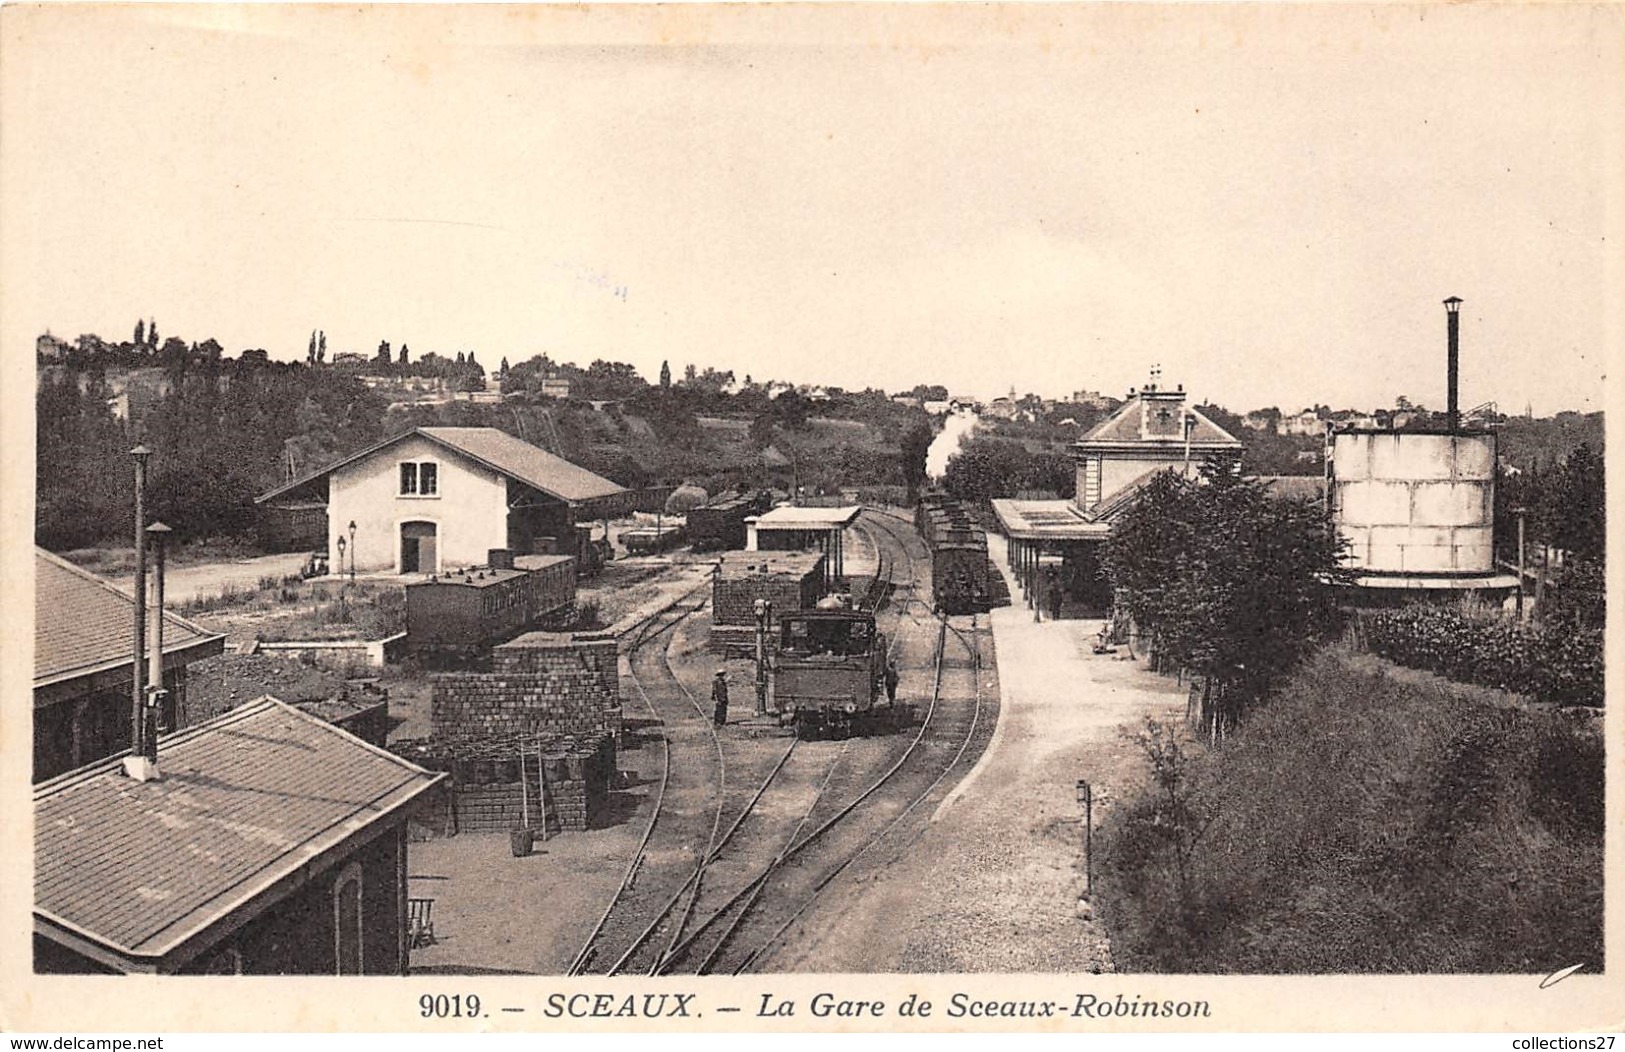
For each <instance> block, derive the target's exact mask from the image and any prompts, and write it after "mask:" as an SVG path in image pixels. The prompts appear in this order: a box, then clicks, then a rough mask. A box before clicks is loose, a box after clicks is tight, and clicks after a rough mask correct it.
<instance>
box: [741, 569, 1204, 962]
mask: <svg viewBox="0 0 1625 1052" xmlns="http://www.w3.org/2000/svg"><path fill="white" fill-rule="evenodd" d="M989 547H990V549H992V554H994V556H995V558H996V559H997V560H998V561H999V562H1000V565H1001V567H1002V565H1003V545H1002V543H1001V542H1000V539H999V538H997V537H990V538H989ZM1011 583H1012V592H1013V594H1014V595H1016V596H1017V597H1019V596H1020V591H1019V589H1016V588H1015V587H1014V582H1011ZM1017 602H1018V604H1019V598H1018V600H1017ZM1099 628H1100V622H1098V621H1060V622H1045V623H1043V624H1041V625H1035V624H1033V622H1032V614H1031V612H1030V611H1029V610H1027V609H1026V607H1024V606H1021V605H1017V606H1014V607H1010V608H1007V609H1003V610H997V611H994V613H993V631H994V638H995V641H996V648H997V661H998V683H999V687H998V689H999V690H1000V694H1001V699H1002V705H1003V714H1002V716H1001V719H1002V720H1003V721H1004V726H1003V728H1002V730H1001V732H1000V734H999V736H998V738H997V740H996V741H995V742H994V743H993V745H992V747H991V748H990V749H989V751H988V753H987V754H986V756H985V757H984V759H983V761H982V764H981V765H980V766H979V768H978V769H977V770H976V771H975V772H973V774H972V776H971V779H970V780H969V784H968V787H967V789H966V791H965V792H963V793H962V794H961V795H960V796H959V798H958V799H957V800H955V801H954V802H952V803H951V804H950V805H948V806H947V807H946V808H945V809H944V811H943V812H942V813H941V814H940V815H939V816H938V817H937V820H936V821H935V822H933V823H932V824H930V825H929V826H928V827H926V828H924V830H923V831H922V832H921V833H920V834H919V835H918V837H917V838H916V839H915V840H913V842H912V843H907V844H898V845H894V846H893V847H892V848H891V849H890V850H888V851H886V852H883V853H882V859H881V860H880V861H879V862H878V863H876V864H872V865H866V866H865V867H864V868H863V871H862V872H861V873H859V874H856V875H854V876H852V877H849V878H847V879H845V880H844V882H843V885H842V887H841V888H840V889H839V890H837V889H833V888H832V889H831V891H832V892H834V893H833V894H830V895H829V896H828V901H827V902H826V904H825V905H823V906H821V907H819V908H818V909H817V910H815V911H814V912H813V913H812V914H811V915H810V916H809V919H808V921H807V922H806V923H804V924H803V926H802V927H801V929H800V931H799V932H797V933H796V934H795V936H794V937H793V938H792V939H791V940H789V941H788V942H787V944H786V946H785V948H784V949H783V950H781V951H780V952H779V954H778V955H776V956H775V957H774V958H773V959H772V960H770V961H768V962H765V965H764V967H763V969H762V970H765V971H808V972H811V971H826V972H864V971H880V972H885V971H894V972H1102V971H1110V970H1111V968H1112V964H1111V954H1110V948H1109V945H1108V940H1107V937H1106V933H1105V932H1104V930H1103V929H1102V928H1101V926H1100V925H1099V924H1098V923H1097V922H1096V921H1094V920H1093V919H1092V918H1088V917H1086V914H1087V912H1088V910H1087V906H1086V904H1083V903H1080V898H1081V896H1082V894H1083V887H1084V875H1083V860H1082V854H1083V852H1082V844H1081V840H1082V830H1081V821H1080V820H1081V814H1080V808H1079V806H1078V804H1077V802H1076V796H1075V789H1074V785H1075V783H1076V781H1077V780H1078V779H1079V778H1087V779H1089V780H1090V781H1091V782H1092V783H1093V784H1094V785H1095V787H1096V793H1097V797H1096V806H1095V822H1096V825H1097V826H1098V825H1099V823H1100V822H1101V820H1102V818H1103V815H1104V813H1105V810H1106V809H1107V808H1109V807H1110V806H1111V805H1112V801H1113V800H1114V799H1121V798H1122V796H1123V795H1124V794H1125V792H1126V791H1127V790H1128V789H1129V788H1131V787H1133V786H1135V785H1137V784H1140V783H1141V782H1142V781H1143V779H1144V777H1145V762H1144V759H1143V757H1142V755H1141V753H1140V749H1139V746H1138V744H1137V743H1136V741H1135V738H1136V736H1137V735H1138V734H1139V733H1140V731H1141V729H1142V728H1143V726H1144V721H1145V718H1146V717H1147V716H1153V717H1156V718H1172V717H1176V716H1182V715H1183V713H1184V706H1185V696H1184V692H1183V690H1182V689H1181V688H1180V687H1179V686H1178V685H1177V684H1176V683H1175V682H1174V681H1173V680H1171V679H1166V678H1164V677H1161V676H1156V675H1153V674H1152V673H1150V672H1147V671H1145V670H1144V669H1143V668H1141V667H1140V666H1139V665H1138V664H1137V663H1135V662H1132V661H1128V660H1119V658H1117V657H1114V656H1097V655H1095V654H1093V653H1092V652H1091V646H1092V643H1093V637H1094V634H1095V633H1096V632H1098V631H1099ZM1102 795H1104V797H1105V799H1104V801H1102V800H1101V796H1102Z"/></svg>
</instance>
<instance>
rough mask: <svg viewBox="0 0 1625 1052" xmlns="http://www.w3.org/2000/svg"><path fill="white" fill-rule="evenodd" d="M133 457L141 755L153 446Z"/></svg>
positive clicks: (136, 739) (136, 707)
mask: <svg viewBox="0 0 1625 1052" xmlns="http://www.w3.org/2000/svg"><path fill="white" fill-rule="evenodd" d="M130 456H132V457H134V458H135V660H134V661H133V662H132V663H131V668H130V672H131V676H130V681H131V682H130V754H131V755H132V756H140V755H142V749H141V727H142V724H143V722H144V721H145V715H146V705H147V683H146V671H147V668H146V660H147V458H148V457H150V456H152V450H150V449H148V448H147V447H146V446H144V445H137V446H136V447H135V448H134V449H132V450H130Z"/></svg>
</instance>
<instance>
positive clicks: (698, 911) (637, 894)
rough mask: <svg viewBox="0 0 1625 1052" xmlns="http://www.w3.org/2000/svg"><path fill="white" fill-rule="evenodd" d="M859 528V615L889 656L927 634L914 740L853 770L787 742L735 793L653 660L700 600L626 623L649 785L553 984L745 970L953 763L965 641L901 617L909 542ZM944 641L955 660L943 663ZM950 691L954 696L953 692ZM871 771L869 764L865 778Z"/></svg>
mask: <svg viewBox="0 0 1625 1052" xmlns="http://www.w3.org/2000/svg"><path fill="white" fill-rule="evenodd" d="M869 518H870V519H871V520H873V522H872V525H870V524H865V526H864V528H865V529H866V532H868V534H869V536H870V538H871V540H872V542H873V543H875V547H876V555H877V572H876V576H875V579H874V583H873V585H872V586H871V588H870V590H869V592H868V593H867V594H866V595H865V600H866V601H867V602H871V603H872V604H873V606H872V607H871V608H874V607H879V606H881V605H882V604H883V603H885V602H886V601H887V600H888V599H889V600H891V602H892V606H893V608H894V610H895V615H894V616H895V621H894V626H893V631H892V640H891V649H892V653H894V654H895V653H896V652H897V651H898V650H899V648H902V647H904V645H905V637H908V639H907V641H908V642H911V643H912V642H915V640H914V638H913V637H915V636H917V635H918V630H919V629H920V628H922V627H924V626H927V625H930V626H932V627H935V628H936V629H937V632H936V637H937V638H936V641H935V647H934V651H935V656H934V659H933V661H932V665H933V684H932V691H931V700H930V705H929V708H928V709H927V712H926V714H925V717H924V719H923V720H922V721H921V723H920V724H919V729H918V731H917V732H916V733H915V735H914V736H913V737H912V738H911V739H910V740H908V741H907V742H906V744H905V743H902V742H899V743H898V745H897V747H896V748H892V749H887V750H883V751H880V752H878V753H876V752H873V751H871V755H869V756H867V757H865V758H864V759H863V761H862V762H857V761H856V760H855V759H854V757H853V755H852V754H853V746H854V743H853V742H851V741H846V742H841V743H832V742H810V743H803V742H798V741H796V740H795V739H791V740H790V743H789V745H788V747H787V748H785V749H784V750H783V751H782V752H779V753H778V754H777V756H776V758H775V759H773V762H772V764H771V767H770V769H768V770H767V773H766V776H765V777H764V778H762V779H761V780H760V782H759V783H757V782H756V781H755V780H754V778H752V779H751V782H750V785H745V784H742V783H744V782H745V780H746V777H745V776H741V777H736V778H734V779H733V780H734V782H735V784H730V778H731V777H732V776H733V774H735V773H737V772H730V770H729V768H728V763H727V750H726V749H724V747H723V741H722V739H721V738H720V737H719V736H718V735H717V734H716V731H715V728H714V727H712V726H711V723H710V720H709V719H708V718H707V714H706V713H705V712H704V710H703V709H702V708H701V706H700V704H699V702H698V701H697V700H696V699H695V698H694V696H693V695H692V694H691V693H690V692H689V691H688V690H687V689H686V688H685V687H684V686H683V684H682V682H681V680H680V679H679V678H678V677H677V675H676V674H675V671H674V670H673V669H672V667H671V665H670V662H669V658H668V651H669V648H670V645H671V643H670V639H671V637H672V635H674V634H675V632H676V631H677V628H678V626H679V625H680V624H681V623H682V622H683V621H685V620H686V619H687V618H688V617H689V616H691V615H692V614H693V613H694V612H696V611H697V610H699V609H701V608H702V607H703V605H704V604H703V603H699V604H693V605H690V606H687V607H686V608H685V609H682V610H673V611H668V612H666V613H664V614H657V615H653V616H652V617H651V618H650V619H649V620H648V621H647V622H645V623H644V624H643V625H642V626H634V629H633V630H632V631H629V632H628V633H627V636H626V637H625V638H627V639H629V640H630V642H629V643H628V645H627V648H626V649H627V653H628V662H629V665H630V671H631V676H630V678H631V679H632V682H633V685H634V687H635V689H636V690H637V692H638V694H639V697H640V698H641V700H642V702H643V704H644V706H645V707H646V708H647V709H648V710H649V712H650V713H651V714H652V715H653V716H654V717H655V718H656V719H657V720H658V721H660V722H661V724H662V726H663V729H664V731H665V733H664V735H663V743H662V748H663V750H664V752H663V760H662V775H661V783H660V787H659V789H658V791H657V794H656V797H655V803H654V809H653V814H652V815H651V818H650V821H649V825H648V826H647V827H646V829H645V831H644V837H643V841H642V843H641V845H640V847H639V850H638V851H637V853H636V855H635V856H634V859H633V861H632V862H631V864H630V865H629V866H628V868H627V872H626V875H625V877H624V878H623V880H622V882H621V886H620V888H619V889H618V891H617V893H616V895H615V896H614V898H613V899H612V900H611V902H610V904H609V905H608V906H607V907H606V909H605V910H604V913H603V915H602V916H601V917H600V918H599V921H598V924H597V925H596V926H595V927H594V929H593V931H592V933H591V935H590V936H589V937H588V939H587V941H586V943H585V944H584V945H583V947H582V949H581V951H580V953H578V954H577V956H576V958H575V960H574V961H573V962H572V963H571V965H570V969H569V974H571V975H578V974H604V975H616V974H660V973H667V972H699V973H706V972H738V971H742V970H745V969H746V968H748V967H750V966H751V965H752V964H753V963H754V962H755V961H756V960H757V959H758V958H759V957H760V955H761V954H762V953H763V952H765V951H767V950H768V949H770V948H771V947H772V946H773V944H774V943H775V942H776V941H777V940H778V939H779V938H780V937H782V935H783V934H784V932H785V931H786V930H788V928H789V927H790V926H791V925H792V924H794V923H795V921H796V920H798V919H799V918H800V917H801V916H802V915H803V914H804V913H805V912H806V910H807V909H809V908H810V907H811V906H812V905H813V903H814V902H815V901H816V900H817V899H818V897H819V896H820V895H821V894H822V892H823V890H824V888H826V887H827V886H828V885H829V883H830V882H831V881H833V880H835V879H836V878H838V877H839V876H840V875H841V874H842V873H843V872H845V871H846V870H847V869H848V867H850V866H851V865H852V864H854V863H855V862H857V861H858V860H860V859H862V858H863V857H865V855H867V853H868V852H869V851H870V850H871V849H872V848H873V847H874V846H875V845H876V844H878V843H880V842H881V841H883V840H885V839H886V838H887V837H888V836H889V835H890V834H891V833H892V831H893V830H895V829H896V828H897V826H898V825H899V824H900V823H902V822H903V821H905V820H906V819H907V818H908V817H909V816H910V815H911V814H914V813H915V812H916V811H917V810H918V808H919V807H920V805H921V804H922V803H923V802H924V801H926V800H927V799H928V798H929V797H930V796H931V795H932V793H933V792H934V791H935V790H936V789H937V787H938V786H940V785H941V784H942V782H943V781H944V780H945V779H947V778H948V777H949V775H950V774H951V773H952V772H953V771H954V770H955V769H956V767H957V765H958V764H959V763H960V761H961V759H962V758H963V757H964V756H965V754H966V752H967V750H968V749H969V748H970V746H971V744H972V742H973V741H974V740H975V738H976V730H977V727H978V723H979V721H980V720H981V706H980V695H979V691H978V690H977V687H976V674H975V669H976V668H977V667H978V666H979V663H980V655H979V652H978V650H977V641H976V635H975V626H974V625H973V626H972V629H971V632H970V633H969V634H968V635H967V634H966V633H965V632H964V631H963V630H961V629H960V628H958V627H956V626H953V625H950V624H949V623H948V622H947V621H946V620H945V619H939V618H936V617H935V616H932V617H930V618H926V619H923V620H922V619H921V618H919V617H918V616H915V615H914V614H913V613H912V611H911V608H912V607H913V605H914V603H915V602H917V601H918V595H917V589H918V587H919V576H920V575H919V573H918V570H917V562H916V558H915V557H914V553H913V552H912V551H911V550H910V546H909V544H908V537H909V536H911V534H910V535H906V536H900V531H898V530H894V529H893V528H892V526H891V524H889V523H887V524H882V522H881V521H879V519H880V518H883V517H878V518H877V517H875V516H870V517H869ZM880 536H884V537H885V538H886V540H887V541H888V542H889V543H888V544H887V545H882V544H881V543H880V542H879V537H880ZM916 543H917V539H916ZM887 547H890V548H892V549H894V550H893V551H892V552H890V553H888V552H887V551H886V549H887ZM899 567H906V568H907V578H906V580H901V581H899V580H897V577H898V569H899ZM690 594H692V593H690ZM950 634H951V635H953V636H954V637H955V638H956V639H957V640H958V642H959V644H960V647H961V649H963V650H965V652H966V654H967V655H969V661H968V664H967V663H966V662H965V661H963V660H961V661H959V662H957V663H956V662H953V661H950V660H948V659H947V657H946V656H945V655H946V649H947V642H948V638H949V636H950ZM920 642H923V640H920ZM656 643H659V645H658V646H652V645H651V644H656ZM963 669H969V670H970V689H969V702H970V703H969V704H968V705H967V704H966V699H965V698H957V697H956V698H955V699H952V700H948V701H946V702H945V700H944V692H943V687H944V683H945V680H948V681H952V680H954V679H955V678H956V677H958V676H960V675H961V674H962V673H961V670H963ZM951 693H952V694H954V695H963V694H965V693H966V691H965V688H964V685H963V684H958V685H956V686H954V687H953V690H952V691H951ZM871 741H873V739H871ZM702 756H703V757H704V759H703V760H702V759H701V757H702ZM877 757H878V761H877ZM877 763H878V764H883V765H884V770H883V771H881V772H880V773H879V774H878V776H877V775H876V771H877ZM755 770H756V771H757V772H760V770H761V766H760V764H758V765H757V766H756V767H755ZM746 775H747V776H748V775H749V771H747V772H746ZM751 786H754V788H753V789H752V788H751ZM747 792H748V794H749V795H748V798H746V799H743V801H742V802H741V799H740V798H741V797H745V795H746V794H747ZM707 796H709V801H710V803H709V805H707V804H705V803H704V802H703V801H704V800H705V799H706V798H707ZM728 816H731V820H729V821H727V822H726V828H724V825H725V818H726V817H728ZM699 844H704V845H705V846H704V848H703V850H700V849H698V848H697V847H696V845H699ZM764 859H765V860H766V861H765V862H764V861H763V860H764Z"/></svg>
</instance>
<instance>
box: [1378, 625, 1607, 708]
mask: <svg viewBox="0 0 1625 1052" xmlns="http://www.w3.org/2000/svg"><path fill="white" fill-rule="evenodd" d="M1360 629H1361V635H1362V636H1363V638H1364V641H1365V645H1366V647H1367V649H1369V650H1371V651H1372V652H1373V653H1376V654H1378V655H1380V656H1382V657H1385V658H1388V659H1389V660H1390V661H1394V662H1397V663H1399V664H1401V665H1406V666H1408V667H1410V668H1416V669H1422V670H1423V671H1426V672H1436V673H1438V674H1439V675H1441V676H1447V677H1449V678H1451V679H1457V680H1462V681H1463V682H1467V683H1478V684H1481V685H1483V686H1487V687H1498V688H1500V689H1502V690H1510V691H1513V692H1515V693H1518V694H1527V695H1529V696H1531V697H1533V698H1535V699H1536V700H1539V701H1547V702H1553V703H1555V704H1558V705H1593V706H1600V705H1602V703H1603V658H1602V650H1603V633H1602V630H1601V629H1600V628H1585V627H1578V626H1575V625H1573V624H1569V623H1562V624H1543V623H1538V622H1526V623H1520V622H1517V621H1513V620H1510V619H1507V618H1502V617H1493V618H1491V617H1484V616H1473V615H1471V614H1469V613H1467V612H1465V611H1462V610H1459V609H1454V608H1450V607H1435V606H1426V605H1421V604H1417V605H1413V606H1407V607H1401V608H1400V609H1397V610H1378V611H1368V612H1366V613H1365V614H1363V615H1362V616H1361V618H1360Z"/></svg>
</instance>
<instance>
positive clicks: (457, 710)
mask: <svg viewBox="0 0 1625 1052" xmlns="http://www.w3.org/2000/svg"><path fill="white" fill-rule="evenodd" d="M618 660H619V659H618V652H617V646H616V642H615V639H614V637H612V636H608V635H604V634H595V635H578V636H571V635H567V634H563V633H552V632H531V633H528V634H526V635H523V636H520V637H519V638H518V639H515V640H513V641H512V642H510V643H504V644H503V645H501V646H498V647H494V648H493V649H492V651H491V671H490V672H448V673H438V674H434V675H431V676H430V686H431V697H430V726H431V728H432V731H433V734H434V736H435V737H436V738H456V737H465V738H467V737H473V738H494V737H500V736H503V735H510V734H531V735H535V734H544V735H547V734H576V735H584V734H595V733H600V732H604V733H608V734H611V735H615V734H618V733H619V731H620V705H621V700H620V674H619V669H618V664H617V663H618Z"/></svg>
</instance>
